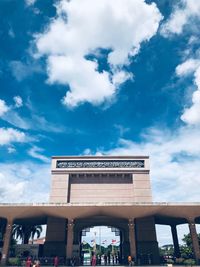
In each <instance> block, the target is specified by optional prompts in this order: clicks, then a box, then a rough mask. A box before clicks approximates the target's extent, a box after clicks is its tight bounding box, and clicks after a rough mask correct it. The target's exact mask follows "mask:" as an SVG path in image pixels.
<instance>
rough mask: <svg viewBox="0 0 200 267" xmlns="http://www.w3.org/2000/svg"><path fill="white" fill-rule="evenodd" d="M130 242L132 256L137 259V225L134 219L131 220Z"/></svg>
mask: <svg viewBox="0 0 200 267" xmlns="http://www.w3.org/2000/svg"><path fill="white" fill-rule="evenodd" d="M128 226H129V242H130V254H131V257H132V258H134V259H135V258H136V243H135V224H134V219H129V224H128Z"/></svg>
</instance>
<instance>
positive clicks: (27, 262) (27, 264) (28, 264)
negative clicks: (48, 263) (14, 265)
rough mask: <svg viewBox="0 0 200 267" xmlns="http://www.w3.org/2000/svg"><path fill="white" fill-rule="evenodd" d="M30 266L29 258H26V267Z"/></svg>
mask: <svg viewBox="0 0 200 267" xmlns="http://www.w3.org/2000/svg"><path fill="white" fill-rule="evenodd" d="M31 265H32V260H31V257H28V258H27V260H26V267H31Z"/></svg>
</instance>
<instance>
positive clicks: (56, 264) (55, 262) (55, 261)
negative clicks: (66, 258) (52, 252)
mask: <svg viewBox="0 0 200 267" xmlns="http://www.w3.org/2000/svg"><path fill="white" fill-rule="evenodd" d="M58 264H59V259H58V256H55V258H54V261H53V265H54V267H58Z"/></svg>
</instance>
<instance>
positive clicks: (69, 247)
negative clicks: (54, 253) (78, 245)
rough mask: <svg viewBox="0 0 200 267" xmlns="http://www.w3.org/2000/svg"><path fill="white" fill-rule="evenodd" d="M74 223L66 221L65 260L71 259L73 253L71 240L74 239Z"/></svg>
mask: <svg viewBox="0 0 200 267" xmlns="http://www.w3.org/2000/svg"><path fill="white" fill-rule="evenodd" d="M73 228H74V221H73V219H68V223H67V246H66V258H67V259H71V258H72V251H73V241H74V240H73V239H74V231H73Z"/></svg>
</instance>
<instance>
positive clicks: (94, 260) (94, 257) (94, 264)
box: [92, 253, 97, 266]
mask: <svg viewBox="0 0 200 267" xmlns="http://www.w3.org/2000/svg"><path fill="white" fill-rule="evenodd" d="M96 263H97V259H96V255H95V253H94V254H93V256H92V266H96Z"/></svg>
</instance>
